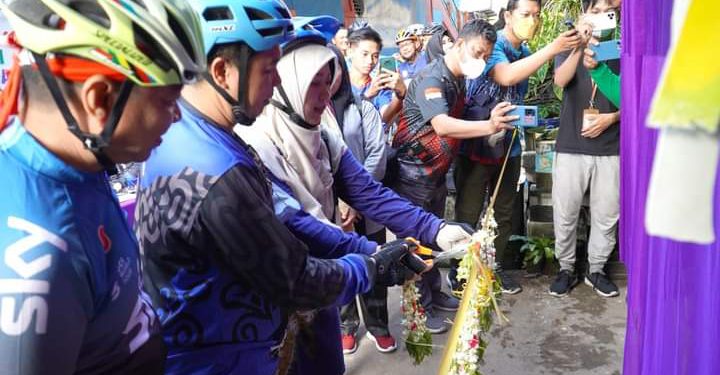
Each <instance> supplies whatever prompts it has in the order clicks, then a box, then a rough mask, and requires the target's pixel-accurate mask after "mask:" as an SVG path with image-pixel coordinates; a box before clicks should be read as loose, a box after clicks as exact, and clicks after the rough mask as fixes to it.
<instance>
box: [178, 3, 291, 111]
mask: <svg viewBox="0 0 720 375" xmlns="http://www.w3.org/2000/svg"><path fill="white" fill-rule="evenodd" d="M189 3H190V5H191V6H192V7H193V9H194V10H195V12H196V13H197V14H198V15H199V18H200V27H201V29H202V34H203V41H204V43H205V55H210V54H211V53H212V52H213V51H214V50H216V49H217V47H218V46H225V45H236V46H238V48H239V58H238V60H237V61H234V62H233V63H235V64H237V68H238V69H239V70H240V71H241V72H247V70H248V66H249V64H250V58H251V57H252V55H253V54H255V53H261V52H265V51H268V50H270V49H272V48H275V47H277V46H279V45H281V44H283V43H286V42H288V41H290V40H292V39H293V38H295V32H294V27H293V25H292V20H291V17H290V11H289V10H288V8H287V6H286V5H285V3H284V2H283V1H282V0H232V1H229V0H189ZM209 63H211V62H210V61H209V62H208V64H209ZM203 76H204V78H205V80H206V81H207V82H208V83H209V84H210V86H212V87H213V88H214V89H215V91H216V92H217V93H218V94H220V95H221V96H222V97H223V99H225V101H227V102H228V103H229V104H230V106H231V108H232V112H233V117H234V120H235V122H237V123H239V124H243V125H250V124H252V123H253V122H255V118H253V117H250V116H248V115H246V105H247V103H248V97H247V95H248V92H249V91H250V90H249V87H248V81H249V77H248V74H240V75H239V84H238V92H237V95H236V97H237V99H235V98H233V96H232V95H230V93H228V92H227V91H226V90H225V89H224V88H222V87H220V86H219V85H218V84H217V83H216V82H215V80H214V79H213V78H212V77H211V76H210V74H209V73H208V72H205V74H203Z"/></svg>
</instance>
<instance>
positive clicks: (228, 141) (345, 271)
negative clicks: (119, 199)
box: [136, 0, 411, 374]
mask: <svg viewBox="0 0 720 375" xmlns="http://www.w3.org/2000/svg"><path fill="white" fill-rule="evenodd" d="M191 3H192V4H193V6H194V7H195V8H196V10H197V13H198V14H200V15H202V17H203V21H202V22H203V23H204V25H206V27H207V28H209V29H211V32H207V33H205V34H204V39H205V41H206V43H205V45H206V51H205V52H206V54H207V56H208V62H209V64H208V71H207V72H206V73H205V74H204V78H205V79H204V80H203V81H202V82H199V83H197V84H195V85H192V86H189V87H187V88H186V89H185V91H184V92H183V99H182V100H181V102H180V109H181V113H182V117H183V118H182V121H181V122H179V123H178V124H177V125H176V126H174V127H173V128H172V129H170V131H168V133H167V134H165V136H164V137H163V144H162V145H161V146H160V147H158V149H157V150H155V151H154V152H153V154H152V155H151V157H150V158H149V159H148V161H147V163H146V164H145V168H144V169H145V170H144V174H143V176H142V178H141V189H140V193H139V199H138V205H137V211H136V222H137V223H138V227H137V233H138V238H139V240H140V245H141V249H142V250H143V255H144V273H145V280H146V285H147V286H148V289H149V293H150V295H151V297H152V299H153V302H154V303H155V305H156V307H157V309H158V315H159V317H160V320H161V323H162V326H163V335H164V338H165V342H166V344H167V345H168V349H169V356H168V361H167V373H171V374H189V373H192V374H210V373H212V374H218V373H219V374H231V373H247V374H272V373H274V372H275V371H276V369H277V366H278V359H277V356H276V353H275V350H274V349H276V348H277V347H278V346H279V345H280V344H281V341H282V339H283V336H284V334H285V331H286V330H285V318H286V315H287V313H288V312H291V311H294V310H298V309H313V308H318V307H325V306H337V305H340V304H343V303H347V302H348V301H349V300H350V299H352V298H354V296H355V295H356V294H358V293H364V292H366V291H367V290H368V289H369V288H370V287H371V286H372V285H373V284H374V283H376V282H377V283H380V284H383V285H393V284H397V283H401V282H403V281H404V280H405V269H404V267H402V266H401V265H400V264H399V261H400V260H401V258H403V257H405V256H406V255H407V254H408V253H409V251H410V250H411V246H410V245H409V244H406V243H404V242H403V241H400V242H399V243H397V242H396V243H394V244H391V245H390V246H389V247H387V248H385V249H384V250H383V251H379V252H378V253H376V254H373V255H371V256H368V255H366V254H367V252H366V253H365V254H363V253H360V254H357V253H353V254H346V255H342V254H338V255H341V256H339V257H338V259H327V260H326V259H320V258H317V257H314V256H312V253H311V252H310V251H309V249H308V247H307V245H306V243H304V242H303V241H301V239H300V238H299V237H300V236H299V235H297V234H296V233H295V232H294V231H291V230H290V229H289V228H288V227H286V225H285V223H284V222H283V221H282V220H281V219H280V218H279V217H277V216H276V211H275V207H274V204H275V203H276V202H275V201H274V200H273V194H275V193H277V191H274V190H273V188H272V183H271V177H272V176H271V175H269V174H268V173H267V172H266V170H265V168H264V167H263V165H262V163H261V162H260V161H259V159H258V158H257V156H256V154H255V153H254V151H253V150H252V149H251V148H250V147H249V146H247V145H246V144H245V143H244V142H243V141H242V140H240V138H239V137H237V136H235V135H234V134H233V133H232V126H233V125H235V123H240V124H251V123H252V122H253V121H254V118H255V117H256V116H257V115H258V114H259V113H260V111H261V110H262V108H263V107H264V106H265V104H267V102H268V100H269V99H270V97H271V95H272V89H273V86H275V85H276V84H278V83H279V82H278V81H279V78H278V74H277V70H276V67H275V65H276V63H277V61H278V59H279V58H280V48H279V44H280V43H282V42H285V41H287V40H289V39H291V38H292V37H293V36H294V33H293V28H292V24H291V21H290V13H289V11H288V10H287V8H286V7H285V5H284V4H283V3H282V2H281V1H278V0H242V1H235V2H232V3H228V2H227V1H226V0H222V1H219V0H217V1H200V0H193V1H191Z"/></svg>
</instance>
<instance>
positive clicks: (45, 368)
mask: <svg viewBox="0 0 720 375" xmlns="http://www.w3.org/2000/svg"><path fill="white" fill-rule="evenodd" d="M12 121H13V122H12V124H10V126H9V127H8V128H7V129H6V130H5V131H4V132H2V133H0V171H2V175H3V177H2V179H0V192H2V195H1V196H0V252H1V254H2V257H0V369H1V370H0V372H2V374H73V373H82V374H158V373H162V372H163V364H164V361H165V348H164V345H163V343H162V339H161V337H160V335H159V324H158V319H157V317H156V316H155V313H154V312H153V310H152V308H151V306H150V304H149V302H148V301H149V298H146V297H147V296H145V295H144V293H143V292H142V284H141V276H140V275H141V273H140V265H139V252H138V247H137V243H136V241H135V238H134V236H133V235H132V233H131V231H130V229H129V228H128V226H127V224H126V221H125V217H124V215H123V212H122V211H121V209H120V206H119V204H118V202H117V199H116V198H115V196H114V194H113V192H112V190H111V189H110V186H109V185H108V182H107V180H106V176H105V174H104V173H86V172H81V171H79V170H77V169H75V168H73V167H71V166H69V165H67V164H65V163H64V162H63V161H61V160H60V159H58V158H57V157H56V156H55V155H54V154H52V153H50V152H49V151H48V150H46V149H45V148H44V147H43V146H41V145H40V144H39V143H38V142H37V141H36V140H35V139H34V138H33V137H32V136H31V135H30V134H29V133H27V131H26V130H25V128H24V127H23V126H22V125H21V124H20V122H19V121H18V120H17V119H14V120H12Z"/></svg>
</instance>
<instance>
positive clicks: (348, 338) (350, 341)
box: [342, 335, 358, 354]
mask: <svg viewBox="0 0 720 375" xmlns="http://www.w3.org/2000/svg"><path fill="white" fill-rule="evenodd" d="M342 347H343V354H353V353H355V352H356V351H357V349H358V346H357V341H355V335H342Z"/></svg>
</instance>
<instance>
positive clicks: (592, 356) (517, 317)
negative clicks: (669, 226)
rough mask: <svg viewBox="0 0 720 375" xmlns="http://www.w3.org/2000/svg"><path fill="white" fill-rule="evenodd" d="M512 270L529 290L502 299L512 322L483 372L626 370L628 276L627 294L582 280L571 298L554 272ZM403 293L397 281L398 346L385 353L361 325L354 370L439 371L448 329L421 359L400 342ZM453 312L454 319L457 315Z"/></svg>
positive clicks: (394, 328) (416, 374)
mask: <svg viewBox="0 0 720 375" xmlns="http://www.w3.org/2000/svg"><path fill="white" fill-rule="evenodd" d="M511 274H513V275H514V276H515V277H516V278H517V279H518V280H520V281H521V283H522V285H523V288H524V290H523V292H522V293H520V294H517V295H514V296H505V297H504V298H503V300H502V302H501V307H502V309H503V311H504V312H505V315H506V316H507V317H508V318H509V319H510V323H508V324H506V325H504V326H498V325H497V324H496V325H495V327H493V329H492V331H491V337H490V338H489V341H490V343H489V346H488V349H487V352H486V353H485V364H484V365H483V366H482V367H481V371H482V373H483V374H485V375H490V374H502V375H525V374H567V375H596V374H597V375H600V374H620V369H621V368H622V358H623V342H624V339H625V320H626V305H625V295H626V289H627V288H626V282H625V281H624V280H620V281H618V286H619V287H620V296H619V297H615V298H610V299H606V298H602V297H600V296H598V295H597V294H595V293H594V292H593V291H592V290H591V289H590V288H589V287H588V286H586V285H584V284H579V285H578V286H576V287H575V289H573V291H572V292H571V293H570V295H568V296H567V297H564V298H555V297H552V296H550V295H549V294H548V293H547V288H548V286H549V284H550V282H551V278H549V277H547V276H541V277H539V278H535V279H524V278H523V277H522V275H523V272H522V271H515V272H511ZM443 287H445V286H443ZM400 292H401V290H400V288H399V287H395V288H391V289H390V293H389V303H390V306H389V310H390V311H389V312H390V330H391V332H392V333H393V335H394V336H395V338H396V339H397V340H398V350H397V351H396V352H394V353H390V354H382V353H379V352H378V351H376V350H375V347H374V345H373V343H372V342H370V340H368V339H366V338H365V337H364V336H362V335H364V334H365V331H364V329H361V331H360V332H359V335H360V337H361V340H360V344H359V345H360V348H359V349H358V351H357V352H356V353H354V354H352V355H350V356H346V357H345V360H346V366H347V372H346V373H347V374H350V375H359V374H392V375H404V374H408V375H410V374H412V375H423V374H437V369H438V367H439V363H440V359H441V357H442V352H443V348H442V345H444V343H445V342H446V340H447V333H446V334H444V335H436V336H434V337H433V339H434V344H437V345H438V347H437V348H436V349H435V350H434V352H433V355H432V356H431V357H430V358H429V359H426V361H425V362H424V363H423V364H421V365H420V366H414V365H413V364H412V360H411V359H410V357H409V356H408V355H407V353H406V352H405V351H404V346H403V345H402V343H401V342H400V339H401V332H402V327H401V326H400V307H399V301H400ZM447 317H448V318H449V319H452V318H453V314H452V313H448V314H447Z"/></svg>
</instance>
